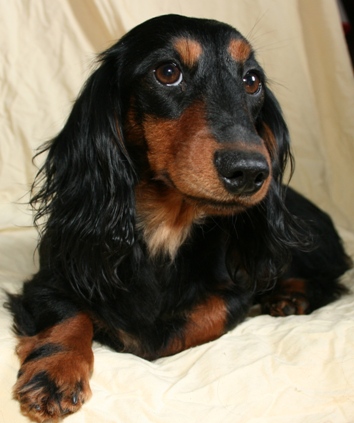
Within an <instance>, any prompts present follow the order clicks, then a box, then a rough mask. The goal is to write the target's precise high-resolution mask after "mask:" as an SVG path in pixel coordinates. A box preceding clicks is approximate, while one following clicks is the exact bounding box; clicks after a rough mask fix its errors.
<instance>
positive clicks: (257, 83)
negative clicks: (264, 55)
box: [243, 72, 262, 94]
mask: <svg viewBox="0 0 354 423" xmlns="http://www.w3.org/2000/svg"><path fill="white" fill-rule="evenodd" d="M243 84H244V86H245V90H246V93H247V94H257V93H258V92H259V91H260V90H261V88H262V82H261V80H260V78H259V76H258V75H257V74H256V73H255V72H247V73H246V75H245V76H244V77H243Z"/></svg>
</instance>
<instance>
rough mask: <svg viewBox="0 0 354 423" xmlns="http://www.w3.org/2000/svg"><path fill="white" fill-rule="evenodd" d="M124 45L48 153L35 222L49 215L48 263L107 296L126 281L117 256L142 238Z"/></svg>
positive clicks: (43, 249) (87, 290)
mask: <svg viewBox="0 0 354 423" xmlns="http://www.w3.org/2000/svg"><path fill="white" fill-rule="evenodd" d="M122 49H123V47H121V46H120V45H119V44H116V45H115V46H113V47H112V48H111V49H110V50H108V51H107V52H105V53H103V54H102V55H101V57H100V62H101V63H100V66H99V68H98V69H97V70H96V71H95V72H94V73H93V74H92V76H91V77H90V78H89V79H88V81H87V83H86V85H85V86H84V88H83V90H82V92H81V94H80V96H79V98H78V99H77V101H76V102H75V104H74V106H73V109H72V112H71V114H70V116H69V118H68V120H67V123H66V124H65V126H64V128H63V129H62V131H61V132H60V133H59V135H58V136H57V137H56V138H54V139H53V140H52V141H51V142H49V143H48V144H47V145H46V146H45V147H44V148H43V150H42V151H41V152H43V151H48V156H47V159H46V161H45V164H44V166H43V167H42V168H41V169H40V171H39V173H38V175H37V178H36V181H35V183H34V186H33V197H32V200H31V205H32V206H33V207H34V208H35V210H36V212H37V214H36V218H35V222H36V223H37V224H38V223H39V222H40V221H41V220H42V218H44V219H45V220H46V219H47V221H45V222H44V225H43V230H42V239H41V243H40V256H41V267H42V268H43V267H44V268H45V267H46V266H49V267H50V266H51V265H52V264H54V263H53V262H55V268H56V269H60V272H61V273H62V275H59V277H60V276H64V277H65V275H66V276H68V277H69V280H70V281H71V283H72V285H73V287H74V288H75V289H76V290H77V291H78V292H80V293H81V294H82V295H84V296H85V298H87V297H91V296H92V295H93V294H95V295H96V294H97V293H98V294H99V292H100V287H99V284H102V282H106V283H105V285H106V288H105V289H106V291H107V288H108V289H109V286H110V285H111V284H115V286H119V279H118V276H117V275H116V267H117V263H116V261H117V257H123V256H124V253H125V252H126V251H127V250H128V249H129V247H130V246H131V245H132V244H133V243H134V226H135V199H134V184H135V172H134V168H133V165H132V163H131V161H130V158H129V155H128V153H127V151H126V148H125V143H124V136H123V129H122V120H123V119H124V113H125V110H124V109H123V108H122V104H124V102H122V96H124V88H123V87H121V83H120V80H121V78H120V74H121V72H122V70H121V67H122V66H123V64H122V56H123V52H122V51H120V50H122ZM37 187H39V190H37ZM113 257H114V262H113V261H112V260H113ZM96 263H97V264H96ZM98 281H99V284H98ZM95 291H96V292H95Z"/></svg>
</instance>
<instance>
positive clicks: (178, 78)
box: [154, 63, 183, 86]
mask: <svg viewBox="0 0 354 423" xmlns="http://www.w3.org/2000/svg"><path fill="white" fill-rule="evenodd" d="M154 73H155V78H156V79H157V80H158V81H159V82H160V83H161V84H163V85H168V86H176V85H178V84H180V83H181V82H182V79H183V75H182V72H181V70H180V68H179V67H178V66H177V65H176V64H175V63H164V64H163V65H160V66H159V67H158V68H156V69H155V70H154Z"/></svg>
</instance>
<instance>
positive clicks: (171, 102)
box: [125, 17, 276, 214]
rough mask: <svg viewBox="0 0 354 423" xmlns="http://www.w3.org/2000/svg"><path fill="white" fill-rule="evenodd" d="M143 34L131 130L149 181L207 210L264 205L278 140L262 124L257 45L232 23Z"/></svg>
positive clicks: (179, 25) (168, 24)
mask: <svg viewBox="0 0 354 423" xmlns="http://www.w3.org/2000/svg"><path fill="white" fill-rule="evenodd" d="M159 19H161V18H159ZM176 19H177V21H176V22H174V25H172V21H174V20H176ZM159 23H160V25H161V26H159ZM186 24H188V27H187V25H186ZM144 25H146V24H144ZM140 28H141V27H140ZM139 36H140V37H142V39H141V40H140V41H141V42H142V43H143V44H144V47H142V48H141V49H140V50H141V51H143V52H144V54H143V56H142V55H140V52H139V47H138V46H137V57H138V59H139V66H134V69H135V70H134V71H133V70H132V71H131V72H132V74H133V76H132V81H134V82H133V83H132V85H131V93H130V98H129V103H130V107H129V111H128V113H127V117H126V125H125V129H126V133H127V137H128V139H129V143H133V144H134V146H135V149H136V151H139V152H140V154H142V155H144V156H145V157H146V169H149V172H148V174H146V175H143V179H144V178H149V179H150V181H160V182H162V183H163V184H164V185H165V186H166V187H169V188H170V191H171V192H175V193H176V195H177V194H178V195H181V196H183V198H184V199H185V201H187V202H188V203H190V204H192V203H193V204H194V205H195V206H197V207H198V208H200V209H203V210H204V211H206V213H207V214H225V213H227V214H229V213H235V212H240V211H243V210H244V209H245V208H248V207H250V206H252V205H254V204H256V203H258V202H259V201H261V200H262V199H263V198H264V197H265V195H266V194H267V191H268V189H269V185H270V181H271V179H272V161H273V158H274V156H275V154H276V151H275V150H276V144H275V140H274V136H273V134H272V133H271V131H270V130H267V127H266V125H264V124H262V123H260V119H259V118H260V114H261V110H262V107H263V103H264V96H265V76H264V73H263V70H262V68H261V67H260V66H259V64H258V63H257V61H256V60H255V57H254V53H253V50H252V47H251V46H250V44H249V43H248V41H247V40H246V39H245V38H243V37H242V36H241V34H240V33H238V32H237V31H236V30H234V29H232V28H231V27H229V26H227V25H224V24H221V23H216V22H213V21H200V20H190V19H187V18H183V20H182V21H181V22H180V21H179V17H164V21H162V22H158V21H156V22H155V28H154V29H152V28H148V29H146V31H145V34H144V31H143V34H142V33H141V31H140V32H139ZM143 37H146V38H147V40H143ZM134 72H135V73H134Z"/></svg>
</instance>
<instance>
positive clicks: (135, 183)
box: [33, 15, 290, 277]
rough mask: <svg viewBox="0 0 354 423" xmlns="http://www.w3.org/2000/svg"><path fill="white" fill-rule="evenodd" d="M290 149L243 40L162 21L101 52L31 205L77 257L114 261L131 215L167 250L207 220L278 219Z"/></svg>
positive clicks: (129, 231)
mask: <svg viewBox="0 0 354 423" xmlns="http://www.w3.org/2000/svg"><path fill="white" fill-rule="evenodd" d="M289 154H290V153H289V142H288V132H287V128H286V125H285V123H284V120H283V118H282V115H281V111H280V108H279V106H278V103H277V101H276V100H275V98H274V96H273V95H272V93H271V91H270V90H269V88H268V87H267V81H266V78H265V74H264V72H263V70H262V68H261V66H260V65H259V64H258V62H257V61H256V59H255V55H254V52H253V49H252V47H251V45H250V44H249V42H248V41H247V40H246V39H245V38H244V37H243V36H242V35H241V34H240V33H239V32H237V31H236V30H235V29H233V28H232V27H230V26H228V25H226V24H223V23H220V22H216V21H212V20H202V19H192V18H186V17H182V16H176V15H168V16H162V17H158V18H154V19H152V20H150V21H147V22H145V23H143V24H141V25H139V26H137V27H136V28H134V29H133V30H131V31H130V32H129V33H128V34H126V35H125V36H124V37H123V38H122V39H121V40H120V41H119V42H118V43H117V44H115V45H113V46H112V47H111V48H110V49H108V50H107V51H106V52H104V53H102V54H101V56H100V65H99V67H98V69H97V70H96V71H95V72H94V73H93V75H92V76H91V77H90V78H89V80H88V81H87V83H86V85H85V87H84V89H83V91H82V93H81V95H80V96H79V98H78V99H77V101H76V103H75V105H74V107H73V110H72V113H71V115H70V117H69V119H68V121H67V123H66V125H65V127H64V128H63V130H62V131H61V133H60V134H59V135H58V136H57V137H56V138H55V139H54V140H53V142H52V143H51V144H50V146H49V154H48V159H47V161H46V163H45V165H44V167H43V168H42V170H41V172H40V175H41V176H42V177H44V179H45V184H44V186H43V187H42V188H41V190H40V191H39V192H38V194H37V195H36V196H35V197H34V199H33V203H34V204H35V203H37V202H39V203H40V207H39V213H38V216H37V217H41V216H43V215H45V214H48V215H49V216H50V217H49V220H48V223H47V227H46V231H47V232H48V233H49V232H51V237H52V238H56V237H57V238H58V245H59V244H60V248H62V246H63V245H65V246H66V247H65V248H66V249H67V250H68V251H69V250H70V251H73V250H77V251H76V253H77V254H78V255H83V250H85V248H86V247H85V246H88V245H90V247H87V250H88V249H90V251H93V250H95V248H96V250H97V251H96V250H95V251H96V252H93V253H91V254H93V255H94V256H95V257H96V258H97V254H99V255H100V256H105V257H109V259H110V258H111V257H113V256H114V254H115V252H116V253H117V252H119V253H120V254H121V253H122V251H123V250H124V249H126V248H128V247H129V246H130V245H132V244H134V242H135V240H136V234H137V231H136V228H137V222H136V220H138V226H139V225H140V227H141V228H143V230H142V232H143V234H144V236H145V239H146V240H147V243H148V245H150V249H151V251H152V252H157V251H160V250H163V249H165V250H166V251H167V252H169V253H170V255H174V254H175V253H176V251H177V249H178V247H179V245H180V244H181V243H182V242H183V240H184V239H185V238H186V236H187V235H188V233H189V229H190V226H191V225H192V224H193V223H194V222H196V221H200V219H202V218H204V217H205V216H210V215H234V214H240V213H241V214H242V212H244V211H245V210H247V211H249V210H250V209H253V208H254V207H255V206H256V205H259V204H263V209H264V210H265V209H268V211H267V212H266V213H264V212H262V213H263V215H264V214H267V213H268V214H269V216H270V215H271V214H272V213H274V209H275V208H277V207H278V205H280V204H281V195H280V194H279V193H280V191H281V180H282V175H283V171H284V167H285V164H286V161H287V159H288V157H289ZM266 203H267V204H268V206H267V205H265V204H266ZM275 204H277V206H276V205H275ZM279 207H280V208H281V206H279ZM279 207H278V208H279ZM279 213H280V211H279ZM265 219H268V217H265ZM278 220H279V219H278ZM78 234H80V235H78ZM59 239H60V241H59ZM53 248H55V247H53ZM106 250H107V251H106ZM98 252H99V253H98ZM76 253H74V255H75V254H76ZM70 254H71V255H72V253H70ZM92 266H94V265H93V264H92ZM101 267H102V266H101ZM111 267H112V266H111V265H107V269H108V270H107V272H108V273H109V272H110V270H109V269H110V268H111ZM113 267H114V266H113ZM91 271H92V269H91ZM111 276H112V275H111ZM107 277H108V276H107Z"/></svg>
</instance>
